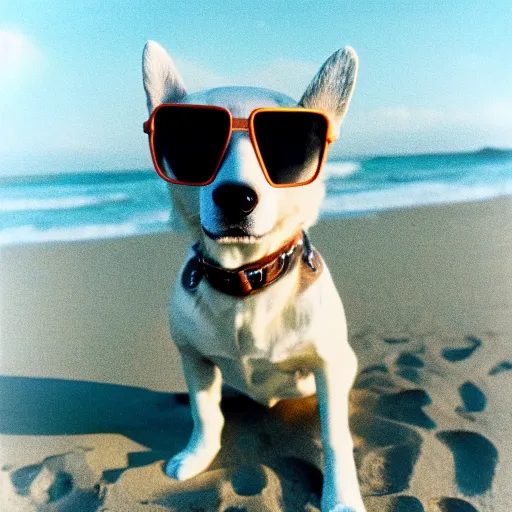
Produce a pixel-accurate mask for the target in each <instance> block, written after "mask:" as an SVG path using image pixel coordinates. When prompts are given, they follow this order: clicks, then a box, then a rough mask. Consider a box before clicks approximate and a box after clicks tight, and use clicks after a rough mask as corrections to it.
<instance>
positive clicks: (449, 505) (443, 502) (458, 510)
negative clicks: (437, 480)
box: [427, 498, 478, 512]
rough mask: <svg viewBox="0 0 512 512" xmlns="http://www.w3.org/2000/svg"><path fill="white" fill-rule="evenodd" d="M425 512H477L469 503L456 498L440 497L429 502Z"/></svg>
mask: <svg viewBox="0 0 512 512" xmlns="http://www.w3.org/2000/svg"><path fill="white" fill-rule="evenodd" d="M427 512H478V510H477V509H476V508H475V507H473V505H471V504H470V503H468V502H467V501H464V500H460V499H458V498H441V499H440V500H436V501H435V502H432V503H431V504H429V507H428V508H427Z"/></svg>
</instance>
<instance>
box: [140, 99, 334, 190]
mask: <svg viewBox="0 0 512 512" xmlns="http://www.w3.org/2000/svg"><path fill="white" fill-rule="evenodd" d="M166 107H180V108H194V109H206V110H220V111H223V112H227V114H228V116H229V121H230V130H229V135H228V137H227V139H226V144H225V145H224V148H223V150H222V153H221V155H220V157H219V161H218V163H217V166H216V168H215V171H214V172H213V173H212V177H211V178H210V179H209V180H208V181H205V182H201V183H195V182H194V183H191V182H187V181H181V180H175V179H173V178H169V177H168V176H167V175H166V174H165V173H164V172H163V171H162V170H161V169H160V166H159V165H158V161H157V158H156V154H155V146H154V134H155V115H156V113H157V112H158V111H159V110H160V109H162V108H166ZM260 112H310V113H314V114H319V115H321V116H322V117H323V118H324V119H325V120H326V122H327V136H326V139H325V143H324V147H323V150H322V158H321V160H320V162H319V164H318V167H317V169H316V171H315V174H314V175H313V176H312V177H311V178H310V179H309V180H307V181H302V182H299V183H290V184H284V185H283V184H277V183H274V182H273V181H272V180H271V179H270V176H269V173H268V171H267V167H266V166H265V162H264V161H263V158H262V156H261V152H260V150H259V147H258V142H257V140H256V135H255V131H254V117H255V116H256V115H257V114H258V113H260ZM234 131H240V132H249V137H250V139H251V143H252V146H253V148H254V152H255V153H256V157H257V159H258V162H259V164H260V167H261V170H262V171H263V174H264V175H265V178H266V180H267V181H268V183H269V184H270V185H272V186H273V187H276V188H287V187H298V186H302V185H308V184H309V183H311V182H312V181H314V180H315V179H316V178H317V177H318V175H319V174H320V171H321V170H322V167H323V165H324V163H325V160H326V158H327V149H328V147H329V144H331V143H332V142H334V141H335V140H336V137H335V136H334V135H333V132H332V126H331V121H330V119H329V117H328V116H327V115H326V114H325V112H322V111H321V110H315V109H309V108H300V107H295V108H257V109H255V110H253V111H252V112H251V114H250V115H249V117H248V118H244V117H233V116H232V115H231V112H230V111H229V110H228V109H227V108H224V107H217V106H213V105H190V104H187V103H162V104H161V105H158V106H157V107H156V108H155V109H154V110H153V112H152V113H151V116H150V117H149V119H148V120H147V121H145V122H144V132H145V133H147V134H148V138H149V148H150V151H151V158H152V160H153V165H154V167H155V169H156V172H157V173H158V175H159V176H160V177H161V178H162V179H164V180H165V181H167V182H169V183H175V184H177V185H190V186H196V187H202V186H205V185H209V184H210V183H212V182H213V181H214V180H215V177H216V176H217V173H218V172H219V169H220V167H221V165H222V161H223V160H224V156H225V154H226V151H227V149H228V146H229V142H230V141H231V135H232V134H233V132H234Z"/></svg>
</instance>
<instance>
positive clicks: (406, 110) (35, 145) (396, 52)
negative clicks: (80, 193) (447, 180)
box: [0, 0, 512, 176]
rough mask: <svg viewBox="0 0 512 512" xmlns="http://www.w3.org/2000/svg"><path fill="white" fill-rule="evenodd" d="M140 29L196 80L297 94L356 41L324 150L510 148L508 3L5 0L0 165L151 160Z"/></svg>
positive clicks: (511, 26)
mask: <svg viewBox="0 0 512 512" xmlns="http://www.w3.org/2000/svg"><path fill="white" fill-rule="evenodd" d="M149 39H152V40H155V41H157V42H159V43H160V44H161V45H162V46H164V48H166V50H167V51H168V53H169V55H170V56H171V57H172V58H173V60H174V61H175V63H176V64H177V67H178V69H179V71H180V73H181V75H182V77H183V79H184V82H185V84H186V86H187V88H188V90H190V91H197V90H201V89H207V88H211V87H218V86H222V85H251V86H260V87H267V88H271V89H275V90H278V91H281V92H284V93H286V94H289V95H291V96H292V97H295V98H297V99H299V98H300V96H301V95H302V92H303V91H304V89H305V88H306V87H307V85H308V83H309V82H310V81H311V79H312V78H313V76H314V75H315V73H316V71H317V70H318V68H319V67H320V66H321V65H322V63H323V62H324V61H325V60H326V59H327V58H328V57H329V55H331V54H332V53H333V52H334V51H336V50H337V49H338V48H341V47H343V46H345V45H350V46H352V47H353V48H355V50H356V51H357V53H358V55H359V62H360V67H359V76H358V83H357V86H356V90H355V94H354V97H353V100H352V104H351V107H350V111H349V113H348V115H347V117H346V119H345V122H344V125H343V127H342V134H341V137H340V140H339V141H338V142H336V143H335V144H334V145H333V146H332V148H331V156H341V157H345V158H355V157H359V156H371V155H380V154H410V153H430V152H449V151H468V150H474V149H478V148H480V147H483V146H496V147H507V148H510V147H512V2H510V0H495V1H494V2H487V1H485V2H484V1H482V0H474V1H472V2H467V1H463V0H459V1H452V0H444V1H438V0H431V1H429V2H423V1H418V2H410V1H393V0H389V1H386V2H385V1H373V2H363V1H361V0H360V1H352V2H350V1H341V0H329V1H325V0H296V1H294V2H290V1H286V0H258V1H252V0H251V1H248V0H223V1H215V0H209V1H202V0H166V1H164V0H131V1H129V2H127V1H125V0H124V1H118V0H112V1H108V2H107V1H105V0H101V1H99V0H90V1H87V0H84V1H83V2H70V1H69V0H15V1H12V0H0V176H1V175H4V176H5V175H13V174H40V173H59V172H67V171H69V172H72V171H85V170H117V169H139V168H145V169H147V168H151V160H150V157H149V150H148V146H147V138H146V136H145V135H144V134H143V132H142V123H143V121H144V120H145V119H146V118H147V116H148V113H147V110H146V101H145V96H144V91H143V87H142V75H141V55H142V49H143V47H144V44H145V42H146V41H147V40H149Z"/></svg>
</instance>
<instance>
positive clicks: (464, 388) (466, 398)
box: [455, 381, 487, 413]
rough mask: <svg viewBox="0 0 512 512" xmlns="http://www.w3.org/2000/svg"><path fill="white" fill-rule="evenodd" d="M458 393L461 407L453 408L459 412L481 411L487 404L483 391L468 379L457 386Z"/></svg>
mask: <svg viewBox="0 0 512 512" xmlns="http://www.w3.org/2000/svg"><path fill="white" fill-rule="evenodd" d="M459 395H460V398H461V400H462V407H457V408H456V409H455V410H456V411H457V412H459V413H461V412H462V413H466V412H482V411H483V410H484V409H485V406H486V405H487V398H486V396H485V394H484V392H483V391H482V390H481V389H480V388H479V387H478V386H477V385H476V384H473V383H472V382H470V381H467V382H464V384H462V385H461V386H460V387H459Z"/></svg>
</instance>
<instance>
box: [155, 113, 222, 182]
mask: <svg viewBox="0 0 512 512" xmlns="http://www.w3.org/2000/svg"><path fill="white" fill-rule="evenodd" d="M229 132H230V118H229V114H228V112H227V111H225V110H217V109H208V108H194V107H190V106H174V105H173V106H168V107H162V108H160V110H158V111H157V113H156V114H155V131H154V135H153V137H154V138H153V144H154V150H155V156H156V161H157V164H158V167H159V169H160V171H161V172H162V173H163V174H165V175H166V176H167V177H169V178H172V179H175V180H177V181H182V182H185V183H191V184H201V183H205V182H207V181H209V180H210V179H211V178H212V176H213V174H214V172H215V169H216V168H217V166H218V164H219V161H220V159H221V157H222V153H223V151H224V148H225V147H226V142H227V140H228V137H229Z"/></svg>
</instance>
